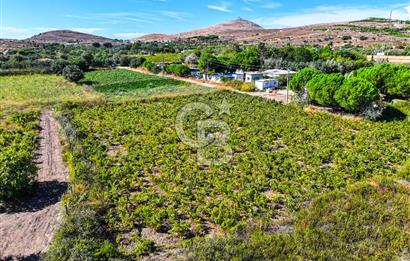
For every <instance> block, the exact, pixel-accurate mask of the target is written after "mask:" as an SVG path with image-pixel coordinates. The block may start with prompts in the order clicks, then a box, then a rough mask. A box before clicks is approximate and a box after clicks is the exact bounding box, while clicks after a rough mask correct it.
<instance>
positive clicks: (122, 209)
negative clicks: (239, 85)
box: [54, 71, 410, 255]
mask: <svg viewBox="0 0 410 261" xmlns="http://www.w3.org/2000/svg"><path fill="white" fill-rule="evenodd" d="M100 73H101V72H96V73H95V74H94V76H93V77H91V76H89V77H88V79H89V80H90V79H92V80H93V81H97V82H101V83H103V82H104V80H99V78H100V77H102V78H104V77H105V76H101V75H100ZM120 73H124V74H128V73H125V72H122V71H121V72H120ZM113 77H115V76H113ZM130 77H132V76H130ZM145 77H148V76H145ZM114 82H115V81H114ZM154 82H155V81H154ZM131 88H132V87H131ZM224 101H226V102H227V103H228V104H229V105H230V113H229V114H230V115H229V114H222V113H219V112H220V110H221V109H220V108H221V104H223V103H224ZM190 103H203V104H207V105H208V106H210V108H211V109H212V110H213V111H214V113H213V114H212V117H213V119H214V120H218V121H223V122H225V123H226V124H227V125H228V126H229V128H230V136H229V141H228V144H229V145H230V146H231V148H232V158H231V159H230V161H229V163H227V164H223V165H222V166H212V165H211V166H203V165H199V164H198V161H197V152H198V149H196V148H192V147H189V146H188V145H187V144H185V143H183V142H182V141H181V140H180V138H179V137H178V135H177V132H176V130H175V119H176V117H177V114H178V112H179V111H180V110H181V109H182V108H183V107H184V106H185V105H187V104H190ZM187 119H188V121H187V122H186V133H187V135H188V136H189V137H192V138H193V137H195V135H194V134H195V133H196V130H197V129H196V126H197V125H196V123H197V122H198V121H200V120H204V116H203V115H200V114H198V113H194V114H192V115H190V117H188V118H187ZM59 120H60V122H61V124H62V126H63V129H64V130H65V133H66V135H67V137H68V140H69V141H70V144H69V156H68V157H67V158H68V159H69V164H70V169H71V175H72V177H73V180H72V181H73V187H74V191H77V192H78V194H77V195H74V196H73V199H72V200H73V202H77V201H78V200H79V198H83V196H81V193H82V192H84V190H86V191H88V192H87V202H89V205H92V206H93V209H95V208H97V209H100V210H101V211H97V212H98V213H99V214H98V215H100V216H99V217H100V218H101V219H98V220H99V221H98V222H100V223H98V224H100V225H98V226H101V224H104V225H102V226H103V227H104V229H105V230H106V231H110V232H111V233H114V234H116V235H118V237H117V238H121V237H120V235H122V234H123V233H126V231H133V230H134V229H136V228H137V229H138V231H141V229H143V228H149V229H154V230H155V231H156V232H157V233H165V234H168V235H171V236H175V237H177V238H179V239H180V240H183V239H187V238H192V237H199V238H202V237H204V236H205V235H209V234H223V233H229V232H233V231H237V230H238V229H241V228H243V227H245V226H247V224H249V222H251V223H255V224H261V226H263V225H266V224H269V223H270V222H272V221H273V220H275V219H276V218H278V217H280V216H281V215H283V214H284V213H287V212H293V211H298V210H300V209H301V207H302V206H303V205H304V204H305V203H306V202H307V201H309V200H311V199H312V198H315V197H317V196H319V195H321V194H326V193H328V192H329V193H330V192H332V191H335V190H338V189H345V188H346V187H347V186H350V185H351V184H353V183H355V182H360V181H363V180H366V179H369V178H373V177H378V176H381V177H394V176H395V175H396V174H397V173H398V171H399V169H400V168H401V167H402V165H404V163H405V162H406V159H407V158H408V156H409V154H410V137H409V135H408V134H409V133H410V124H409V120H408V119H402V120H397V121H390V122H388V121H380V122H370V121H365V120H363V121H351V120H347V119H343V118H341V117H335V116H332V115H329V114H326V113H308V112H305V111H303V110H302V109H300V108H297V107H292V106H282V105H279V104H276V103H274V102H272V101H268V100H263V99H258V98H254V97H250V96H247V95H241V94H234V93H230V92H218V93H213V94H206V95H193V96H189V97H174V98H164V99H156V100H151V101H144V102H127V103H124V104H122V103H118V104H115V103H109V104H99V105H94V106H80V105H75V104H69V105H65V106H63V107H61V108H60V111H59ZM218 153H219V152H218V151H214V150H213V149H209V150H208V149H207V151H206V154H207V155H209V156H211V157H216V156H217V155H219V154H218ZM404 178H407V179H408V178H409V177H404ZM87 213H88V212H87ZM93 220H95V219H93ZM72 222H74V221H72ZM93 222H97V221H93ZM94 225H95V226H97V225H96V224H94ZM94 225H93V226H94ZM98 226H97V227H98ZM70 231H71V230H64V229H63V230H62V232H60V234H59V237H58V238H60V239H61V240H64V237H65V236H68V237H75V236H73V233H71V232H70ZM65 232H66V233H67V234H64V233H65ZM70 233H71V234H70ZM74 234H75V233H74ZM134 236H136V238H138V240H137V242H139V243H138V244H137V245H136V246H134V247H135V248H134V250H130V249H129V248H127V247H124V246H123V244H125V243H124V240H120V239H118V240H117V241H116V242H117V243H116V244H118V246H119V249H120V250H119V251H120V252H122V253H123V254H124V255H140V254H143V253H147V252H150V251H152V249H153V248H155V247H154V246H153V244H154V243H153V242H151V241H150V240H148V239H147V238H144V236H143V235H141V233H140V232H136V234H135V235H134ZM79 237H81V235H79ZM86 240H89V242H90V248H92V247H91V245H93V244H94V246H95V247H98V246H99V245H96V244H97V243H96V242H99V241H98V239H92V238H87V239H86ZM93 240H94V241H95V242H94V243H93ZM134 241H135V240H134ZM58 242H59V240H57V244H58ZM60 242H61V241H60ZM64 242H68V241H64ZM102 242H106V240H105V241H102ZM60 244H61V243H60ZM100 245H101V241H100ZM154 245H155V244H154ZM54 247H55V246H54ZM65 247H66V248H69V247H70V244H68V245H67V246H65ZM107 248H108V247H107ZM113 248H115V249H116V248H117V246H115V247H113ZM54 249H55V248H54ZM133 251H134V252H133Z"/></svg>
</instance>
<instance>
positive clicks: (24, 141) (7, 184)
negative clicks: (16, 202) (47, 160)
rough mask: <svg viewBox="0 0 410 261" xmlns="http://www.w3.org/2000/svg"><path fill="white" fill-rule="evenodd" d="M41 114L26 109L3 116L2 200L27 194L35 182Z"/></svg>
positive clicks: (0, 155)
mask: <svg viewBox="0 0 410 261" xmlns="http://www.w3.org/2000/svg"><path fill="white" fill-rule="evenodd" d="M38 117H39V113H38V112H25V113H13V114H11V115H9V116H5V117H3V119H0V147H1V150H0V163H1V164H0V201H2V200H9V199H15V198H16V197H19V196H21V195H24V194H27V193H28V192H29V191H30V189H31V188H32V186H33V184H34V182H35V179H36V174H37V167H36V165H35V163H34V152H35V149H36V141H37V138H38V135H39V123H38Z"/></svg>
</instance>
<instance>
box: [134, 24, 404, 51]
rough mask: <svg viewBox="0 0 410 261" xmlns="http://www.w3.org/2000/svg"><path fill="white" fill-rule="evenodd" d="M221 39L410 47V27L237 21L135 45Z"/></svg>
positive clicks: (160, 36) (147, 38)
mask: <svg viewBox="0 0 410 261" xmlns="http://www.w3.org/2000/svg"><path fill="white" fill-rule="evenodd" d="M206 35H217V36H218V37H219V39H220V40H227V41H236V42H240V43H260V42H264V43H267V44H273V45H286V44H295V45H303V44H313V45H315V44H319V45H326V44H333V45H335V46H342V45H347V44H353V45H359V46H369V45H373V44H392V45H402V44H410V26H409V25H408V24H406V23H404V22H403V21H393V22H390V21H388V20H385V19H374V18H371V19H366V20H362V21H354V22H341V23H329V24H316V25H308V26H301V27H295V28H283V29H264V28H263V27H261V26H259V25H257V24H255V23H253V22H251V21H247V20H244V19H237V20H233V21H229V22H226V23H222V24H219V25H214V26H210V27H208V28H204V29H199V30H194V31H191V32H185V33H179V34H174V35H165V34H149V35H145V36H142V37H139V38H136V39H134V41H144V42H151V41H174V40H186V39H190V38H193V37H197V36H206Z"/></svg>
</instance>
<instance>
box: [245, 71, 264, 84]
mask: <svg viewBox="0 0 410 261" xmlns="http://www.w3.org/2000/svg"><path fill="white" fill-rule="evenodd" d="M263 77H264V76H263V73H262V72H246V73H245V82H255V81H257V80H260V79H263Z"/></svg>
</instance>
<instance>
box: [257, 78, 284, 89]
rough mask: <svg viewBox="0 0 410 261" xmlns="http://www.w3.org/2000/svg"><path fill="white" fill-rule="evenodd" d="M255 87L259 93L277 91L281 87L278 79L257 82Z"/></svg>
mask: <svg viewBox="0 0 410 261" xmlns="http://www.w3.org/2000/svg"><path fill="white" fill-rule="evenodd" d="M255 87H256V89H257V90H259V91H265V90H270V89H276V88H278V87H279V81H278V80H276V79H261V80H256V81H255Z"/></svg>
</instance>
